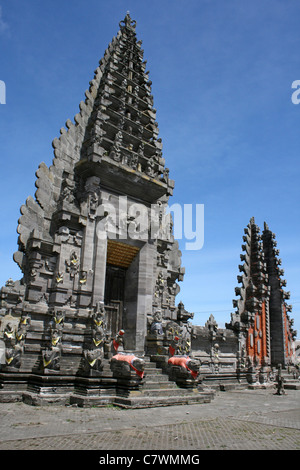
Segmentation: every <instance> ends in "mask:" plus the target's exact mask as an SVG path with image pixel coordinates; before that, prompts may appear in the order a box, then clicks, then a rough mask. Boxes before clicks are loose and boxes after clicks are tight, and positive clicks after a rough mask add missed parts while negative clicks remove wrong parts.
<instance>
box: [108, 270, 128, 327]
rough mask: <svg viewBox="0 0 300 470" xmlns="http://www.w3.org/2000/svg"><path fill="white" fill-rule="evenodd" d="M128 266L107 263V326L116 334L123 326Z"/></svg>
mask: <svg viewBox="0 0 300 470" xmlns="http://www.w3.org/2000/svg"><path fill="white" fill-rule="evenodd" d="M126 271H127V269H126V268H121V267H119V266H112V265H109V264H107V265H106V278H105V298H104V303H105V306H106V314H107V318H106V321H107V326H108V330H109V331H110V333H111V334H112V335H113V336H115V335H116V334H117V333H118V331H119V330H120V329H121V328H122V327H123V311H124V292H125V277H126Z"/></svg>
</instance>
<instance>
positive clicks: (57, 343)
mask: <svg viewBox="0 0 300 470" xmlns="http://www.w3.org/2000/svg"><path fill="white" fill-rule="evenodd" d="M141 44H142V42H141V41H138V40H137V37H136V22H135V21H133V20H132V19H131V17H130V15H129V13H127V15H126V17H125V19H124V20H123V21H121V22H120V29H119V32H118V34H117V36H116V37H114V38H113V40H112V41H111V43H110V44H109V46H108V48H107V49H106V51H105V54H104V57H103V58H102V59H101V61H100V63H99V66H98V67H97V69H96V70H95V73H94V78H93V79H92V80H91V82H90V87H89V89H88V90H87V91H86V92H85V96H86V98H85V101H82V102H81V103H80V106H79V107H80V112H79V113H78V114H77V115H76V116H75V123H73V122H71V121H70V120H67V122H66V129H65V128H63V129H61V130H60V133H61V135H60V137H59V138H56V139H54V141H53V148H54V159H53V163H52V166H50V168H48V167H47V166H46V164H45V163H41V164H40V166H39V168H38V170H37V172H36V176H37V180H36V187H37V190H36V193H35V198H33V197H28V199H27V200H26V203H25V204H24V205H23V206H22V207H21V217H20V219H19V225H18V229H17V231H18V234H19V238H18V247H19V249H18V251H17V252H16V253H15V254H14V260H15V262H16V263H17V264H18V265H19V267H20V268H21V270H22V272H23V278H22V280H21V281H17V282H13V281H12V280H11V279H9V280H8V281H7V283H6V285H5V286H4V287H3V288H2V290H1V315H2V317H3V318H4V320H5V322H3V325H4V324H5V325H6V330H5V332H4V341H5V364H4V366H2V373H3V374H4V375H5V374H10V375H9V380H10V381H11V382H12V381H13V380H15V383H19V382H20V377H21V375H20V374H23V376H22V377H23V379H22V380H23V383H25V382H26V381H28V380H29V381H30V380H33V381H35V382H36V381H37V380H38V379H37V377H39V380H40V381H41V383H44V382H45V377H47V375H50V376H51V375H54V374H55V375H56V376H63V377H64V380H65V381H67V382H68V383H69V384H70V383H71V382H72V380H73V381H74V377H78V376H86V375H87V373H89V372H91V370H92V369H93V368H95V364H96V360H97V358H99V357H100V356H99V355H100V350H98V349H97V347H98V346H99V347H100V346H101V347H102V349H103V342H104V339H105V341H106V343H109V341H110V340H111V339H112V338H114V337H115V335H117V334H118V332H119V331H120V330H124V331H125V333H124V342H125V344H126V351H130V352H132V353H134V354H137V355H144V354H145V352H147V348H148V346H149V345H150V346H149V347H150V349H151V348H152V349H151V350H152V351H153V347H154V349H155V348H156V347H158V346H159V345H158V343H157V342H156V343H155V342H154V343H155V344H154V343H153V341H152V342H151V341H150V343H149V342H148V339H147V338H148V336H149V335H148V334H149V331H150V326H151V324H152V323H153V322H154V319H155V322H156V324H160V325H161V326H162V327H165V326H166V325H171V324H172V322H174V323H175V324H176V325H179V326H180V328H181V331H182V330H184V328H185V325H186V324H187V320H188V319H189V318H191V316H192V314H189V313H188V312H186V311H185V309H184V307H183V305H182V303H180V305H179V306H176V304H175V297H176V295H177V294H178V292H179V290H180V289H179V286H178V283H177V282H178V281H181V280H182V279H183V275H184V269H183V268H182V267H181V258H180V257H181V253H180V251H179V249H178V243H177V241H175V240H174V237H173V234H172V233H173V232H172V225H173V224H172V218H171V217H170V216H169V215H168V214H167V211H166V209H167V204H168V199H169V197H170V196H171V195H172V193H173V188H174V181H172V180H171V179H170V178H169V170H168V168H166V167H165V160H164V158H163V156H162V142H161V139H160V138H159V136H158V134H159V130H158V125H157V122H156V110H155V109H154V107H153V96H152V94H151V81H150V80H149V76H148V74H149V72H148V71H147V70H146V61H144V58H143V50H142V48H141ZM155 322H154V323H155ZM97 328H98V329H97ZM98 330H99V331H98ZM100 330H101V331H100ZM186 331H187V330H186ZM186 331H185V332H186ZM170 338H171V336H170ZM152 339H153V338H152ZM171 339H172V338H171ZM188 343H189V342H188ZM161 346H162V347H167V346H168V344H164V342H163V340H162V343H161ZM106 348H107V350H108V349H109V344H108V345H107V344H106ZM102 352H103V351H102ZM102 352H101V354H102ZM107 354H108V353H107ZM87 371H88V372H87ZM32 374H35V375H32ZM3 377H4V376H3ZM3 377H2V378H3ZM6 377H7V376H6ZM13 377H14V379H13ZM29 377H31V379H29ZM32 377H35V378H32ZM41 377H42V378H41ZM61 380H62V379H61ZM3 381H4V382H5V377H4V378H3ZM60 383H61V382H60ZM20 387H21V385H20Z"/></svg>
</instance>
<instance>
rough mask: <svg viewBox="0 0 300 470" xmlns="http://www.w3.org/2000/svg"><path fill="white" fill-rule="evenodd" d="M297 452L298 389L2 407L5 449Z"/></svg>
mask: <svg viewBox="0 0 300 470" xmlns="http://www.w3.org/2000/svg"><path fill="white" fill-rule="evenodd" d="M75 449H76V450H118V451H130V450H132V451H133V450H142V451H143V450H166V451H167V450H170V451H171V450H185V451H197V450H299V449H300V390H288V391H287V394H286V395H283V396H279V395H276V394H275V390H274V389H268V390H257V391H253V390H242V391H241V390H239V391H228V392H218V393H217V395H216V396H215V398H214V400H212V402H211V403H209V404H207V403H206V404H199V405H184V406H170V407H157V408H148V409H147V408H145V409H138V410H124V409H120V408H114V407H105V408H78V407H73V406H64V407H58V406H49V407H31V406H29V405H25V404H23V403H8V404H5V403H1V404H0V450H75Z"/></svg>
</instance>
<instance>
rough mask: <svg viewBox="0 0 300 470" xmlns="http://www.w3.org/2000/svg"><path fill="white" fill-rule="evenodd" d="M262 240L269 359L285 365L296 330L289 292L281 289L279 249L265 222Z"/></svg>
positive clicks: (283, 282)
mask: <svg viewBox="0 0 300 470" xmlns="http://www.w3.org/2000/svg"><path fill="white" fill-rule="evenodd" d="M262 240H263V250H264V255H265V261H266V267H267V272H268V279H269V286H270V313H269V316H270V334H271V337H272V348H271V360H272V364H273V365H275V366H277V365H278V364H282V366H285V365H286V364H288V363H289V361H290V360H291V357H292V354H293V351H292V342H293V340H294V338H295V336H296V331H294V330H293V328H292V325H293V320H292V319H291V318H290V317H289V314H288V312H290V311H291V310H292V306H291V305H288V304H287V302H286V301H287V300H288V299H289V298H290V292H287V291H285V290H284V289H283V287H285V286H286V281H285V280H284V279H282V276H283V275H284V270H283V269H282V268H281V267H280V266H281V259H280V258H279V257H278V256H279V250H278V249H277V248H276V247H277V242H276V240H275V234H274V233H272V231H271V230H270V229H269V227H268V225H267V224H266V223H265V225H264V231H263V234H262Z"/></svg>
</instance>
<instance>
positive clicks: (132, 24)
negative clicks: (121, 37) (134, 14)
mask: <svg viewBox="0 0 300 470" xmlns="http://www.w3.org/2000/svg"><path fill="white" fill-rule="evenodd" d="M122 23H124V25H123V24H122ZM119 26H120V28H121V29H124V28H127V29H130V30H131V31H134V30H135V28H136V21H135V20H132V19H131V16H130V13H129V11H127V13H126V16H125V18H124V20H123V21H120V23H119Z"/></svg>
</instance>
